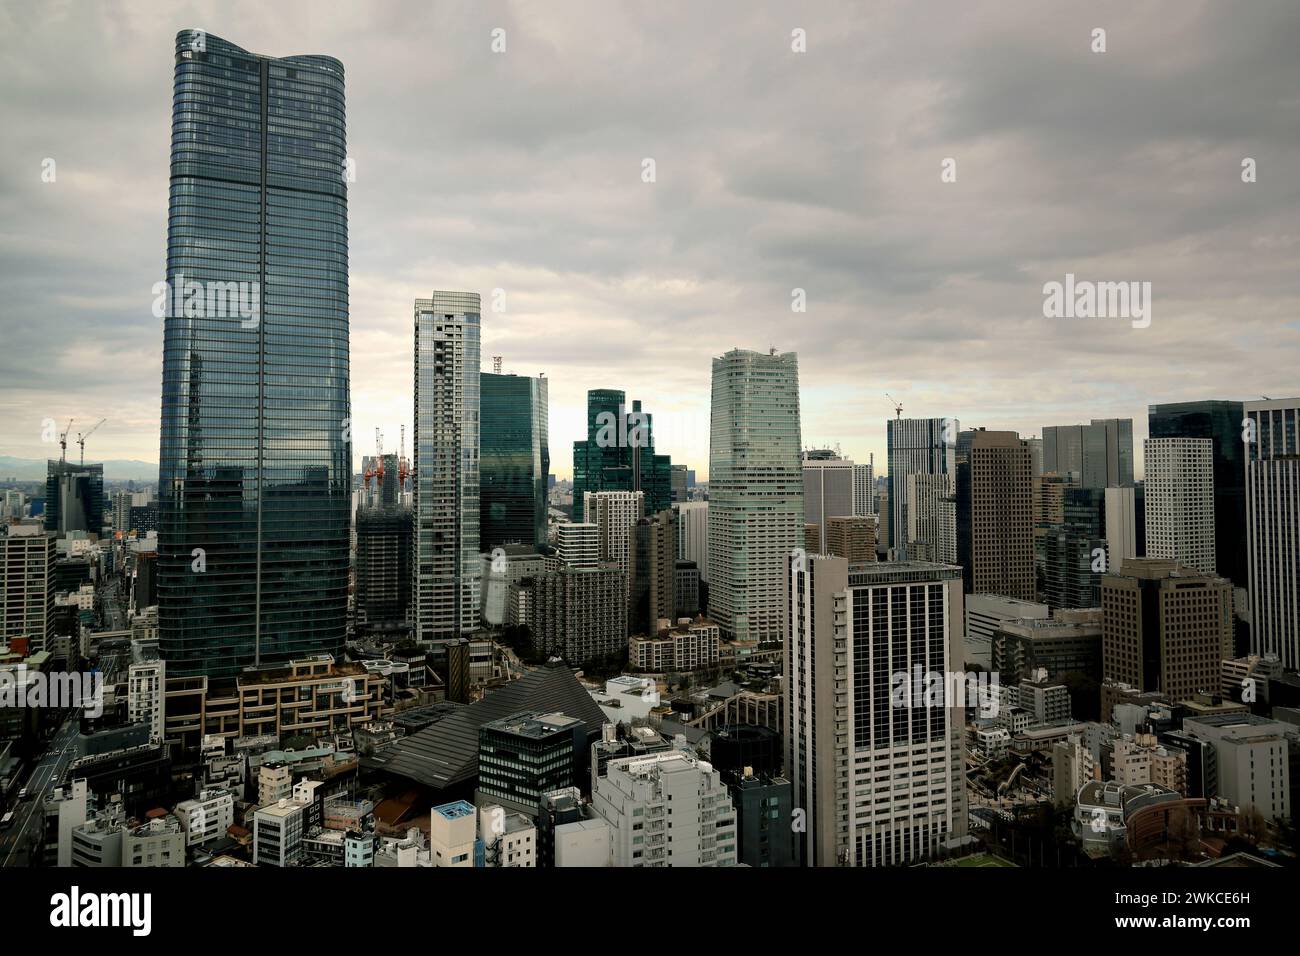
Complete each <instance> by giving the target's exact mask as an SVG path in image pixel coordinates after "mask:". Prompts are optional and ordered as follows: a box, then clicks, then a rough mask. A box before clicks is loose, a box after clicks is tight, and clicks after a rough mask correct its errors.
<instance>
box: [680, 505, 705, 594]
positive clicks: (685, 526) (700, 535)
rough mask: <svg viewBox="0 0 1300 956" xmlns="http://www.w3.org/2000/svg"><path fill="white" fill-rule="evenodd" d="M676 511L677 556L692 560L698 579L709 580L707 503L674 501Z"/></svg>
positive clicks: (684, 559)
mask: <svg viewBox="0 0 1300 956" xmlns="http://www.w3.org/2000/svg"><path fill="white" fill-rule="evenodd" d="M673 511H675V512H677V557H678V559H679V560H682V561H694V562H695V566H696V567H697V568H699V569H700V580H701V581H708V580H709V503H708V502H707V501H674V502H673Z"/></svg>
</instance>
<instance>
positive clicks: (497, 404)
mask: <svg viewBox="0 0 1300 956" xmlns="http://www.w3.org/2000/svg"><path fill="white" fill-rule="evenodd" d="M546 393H547V389H546V379H544V378H529V377H527V376H523V375H496V374H492V373H488V372H483V373H481V374H480V376H479V526H480V527H479V547H480V548H482V549H483V550H484V551H489V550H491V549H492V548H495V547H498V546H500V545H504V544H524V545H529V546H531V547H538V546H540V545H544V544H546V491H547V484H548V481H547V476H548V475H549V474H550V471H551V453H550V449H549V448H548V447H547V437H546V415H547V394H546Z"/></svg>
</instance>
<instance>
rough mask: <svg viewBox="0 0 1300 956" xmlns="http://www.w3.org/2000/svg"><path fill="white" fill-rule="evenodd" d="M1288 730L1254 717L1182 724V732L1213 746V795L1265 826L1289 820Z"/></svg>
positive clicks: (1199, 719) (1210, 718) (1222, 717)
mask: <svg viewBox="0 0 1300 956" xmlns="http://www.w3.org/2000/svg"><path fill="white" fill-rule="evenodd" d="M1293 730H1294V727H1293V726H1292V725H1290V724H1285V723H1283V722H1281V721H1277V720H1268V719H1267V718H1264V717H1256V716H1255V715H1254V714H1216V715H1213V716H1208V717H1196V718H1188V719H1187V720H1185V721H1183V731H1184V732H1185V733H1187V734H1189V735H1190V736H1192V737H1195V738H1197V739H1198V740H1208V741H1211V742H1212V743H1213V744H1214V755H1215V763H1216V764H1217V769H1218V793H1217V794H1215V795H1216V796H1219V797H1223V798H1225V799H1227V800H1228V801H1230V802H1231V803H1235V804H1236V805H1237V806H1239V807H1241V809H1242V810H1243V811H1247V812H1249V811H1251V810H1254V811H1258V812H1259V813H1260V814H1261V815H1262V816H1263V817H1264V819H1265V820H1269V821H1273V820H1289V819H1290V818H1291V778H1290V771H1289V769H1288V767H1287V754H1288V747H1289V742H1288V739H1287V734H1288V732H1290V731H1293Z"/></svg>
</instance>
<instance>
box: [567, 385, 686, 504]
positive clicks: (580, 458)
mask: <svg viewBox="0 0 1300 956" xmlns="http://www.w3.org/2000/svg"><path fill="white" fill-rule="evenodd" d="M595 491H639V492H641V493H642V494H644V495H645V501H646V513H647V514H656V513H658V512H660V511H663V510H664V509H665V508H667V507H669V506H670V505H671V504H672V501H673V479H672V459H671V458H670V457H669V456H668V455H657V454H655V443H654V419H653V417H652V416H651V415H650V414H649V413H648V412H643V411H642V410H641V403H640V402H639V401H634V402H633V403H632V408H631V409H630V410H629V409H628V407H627V396H626V395H625V394H624V393H623V392H622V391H620V390H618V389H613V388H597V389H592V390H591V391H589V392H588V393H587V437H586V438H585V439H582V440H580V441H575V442H574V443H573V520H574V521H589V520H591V519H590V518H588V517H587V516H586V514H585V513H584V511H583V508H584V507H585V501H586V498H585V495H586V494H587V493H588V492H595Z"/></svg>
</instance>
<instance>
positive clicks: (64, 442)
mask: <svg viewBox="0 0 1300 956" xmlns="http://www.w3.org/2000/svg"><path fill="white" fill-rule="evenodd" d="M74 421H76V419H73V418H69V419H68V427H67V428H65V429H63V431H61V432H59V464H60V465H61V464H63V463H64V462H65V461H67V458H68V435H69V434H71V432H72V423H73V422H74Z"/></svg>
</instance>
